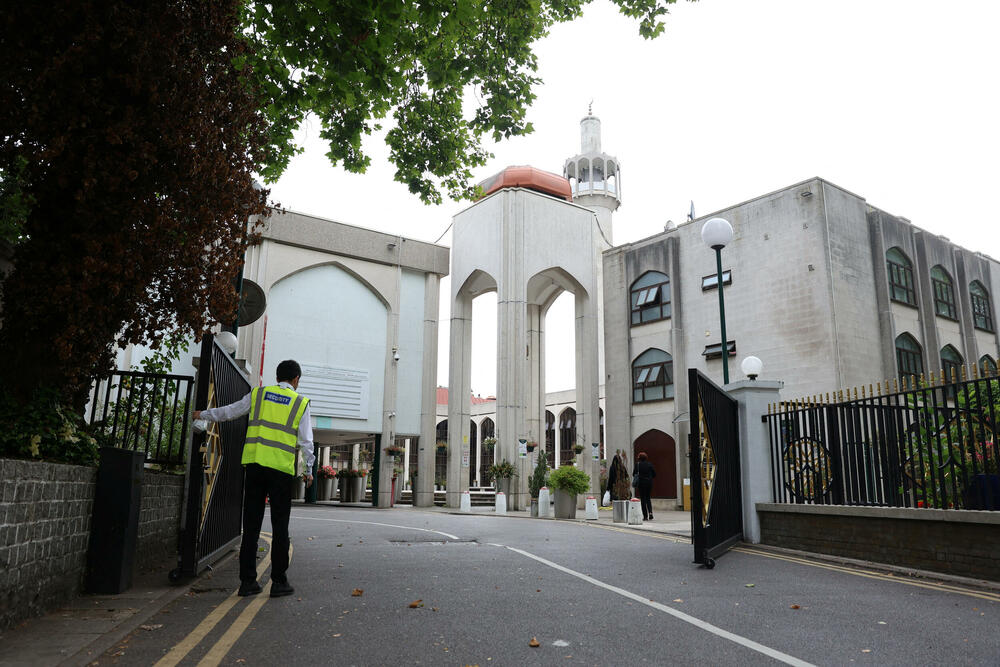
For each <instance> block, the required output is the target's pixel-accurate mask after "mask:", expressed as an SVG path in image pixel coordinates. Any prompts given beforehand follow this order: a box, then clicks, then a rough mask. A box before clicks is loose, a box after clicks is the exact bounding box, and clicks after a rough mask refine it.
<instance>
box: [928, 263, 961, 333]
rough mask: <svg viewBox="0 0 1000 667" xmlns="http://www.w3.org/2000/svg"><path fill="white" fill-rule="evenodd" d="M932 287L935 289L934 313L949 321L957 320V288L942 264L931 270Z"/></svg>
mask: <svg viewBox="0 0 1000 667" xmlns="http://www.w3.org/2000/svg"><path fill="white" fill-rule="evenodd" d="M931 286H932V287H933V288H934V312H935V313H937V314H938V315H940V316H941V317H947V318H948V319H949V320H957V319H958V311H957V310H955V287H954V285H953V284H952V282H951V276H949V275H948V272H947V271H945V270H944V268H943V267H941V265H940V264H939V265H938V266H935V267H934V268H933V269H931Z"/></svg>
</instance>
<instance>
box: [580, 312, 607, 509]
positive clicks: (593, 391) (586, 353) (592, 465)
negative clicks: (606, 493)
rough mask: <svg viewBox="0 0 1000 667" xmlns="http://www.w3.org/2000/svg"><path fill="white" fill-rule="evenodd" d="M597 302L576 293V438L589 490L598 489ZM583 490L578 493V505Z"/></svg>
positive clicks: (599, 469) (595, 493) (598, 493)
mask: <svg viewBox="0 0 1000 667" xmlns="http://www.w3.org/2000/svg"><path fill="white" fill-rule="evenodd" d="M597 357H598V355H597V304H596V303H595V302H594V299H592V298H591V297H590V296H589V295H587V294H577V295H576V441H577V444H581V445H583V452H582V454H581V457H582V462H581V466H580V467H581V468H582V469H583V471H584V472H585V473H587V474H588V475H590V493H591V494H593V495H594V496H595V497H597V496H598V495H600V492H601V478H600V475H601V462H600V461H595V460H594V457H593V450H592V448H591V443H594V442H598V441H599V440H600V413H599V412H598V381H599V377H598V374H597V365H598V364H597ZM584 500H586V494H582V495H581V496H580V503H581V504H580V507H583V505H582V502H583V501H584Z"/></svg>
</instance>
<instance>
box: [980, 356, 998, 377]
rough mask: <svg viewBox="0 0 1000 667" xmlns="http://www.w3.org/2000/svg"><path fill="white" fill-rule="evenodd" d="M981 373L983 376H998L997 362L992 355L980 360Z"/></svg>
mask: <svg viewBox="0 0 1000 667" xmlns="http://www.w3.org/2000/svg"><path fill="white" fill-rule="evenodd" d="M979 372H980V374H982V375H991V376H992V375H996V374H997V362H996V361H994V360H993V357H991V356H990V355H988V354H984V355H983V356H982V357H980V358H979Z"/></svg>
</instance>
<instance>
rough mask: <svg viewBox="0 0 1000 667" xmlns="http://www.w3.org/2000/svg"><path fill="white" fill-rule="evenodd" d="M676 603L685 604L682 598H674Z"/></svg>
mask: <svg viewBox="0 0 1000 667" xmlns="http://www.w3.org/2000/svg"><path fill="white" fill-rule="evenodd" d="M674 602H684V600H682V599H680V598H674Z"/></svg>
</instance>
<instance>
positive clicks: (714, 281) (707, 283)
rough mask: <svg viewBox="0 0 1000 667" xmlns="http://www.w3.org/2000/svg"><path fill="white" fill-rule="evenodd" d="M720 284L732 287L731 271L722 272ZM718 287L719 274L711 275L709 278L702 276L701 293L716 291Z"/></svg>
mask: <svg viewBox="0 0 1000 667" xmlns="http://www.w3.org/2000/svg"><path fill="white" fill-rule="evenodd" d="M722 284H723V285H732V284H733V272H732V271H731V270H726V271H723V272H722ZM718 287H719V274H718V273H713V274H712V275H710V276H704V277H702V279H701V291H702V292H707V291H708V290H713V289H717V288H718Z"/></svg>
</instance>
